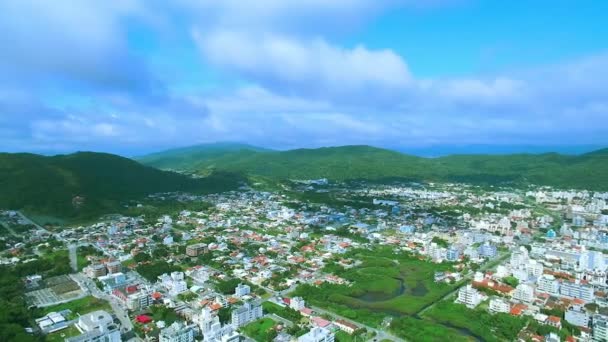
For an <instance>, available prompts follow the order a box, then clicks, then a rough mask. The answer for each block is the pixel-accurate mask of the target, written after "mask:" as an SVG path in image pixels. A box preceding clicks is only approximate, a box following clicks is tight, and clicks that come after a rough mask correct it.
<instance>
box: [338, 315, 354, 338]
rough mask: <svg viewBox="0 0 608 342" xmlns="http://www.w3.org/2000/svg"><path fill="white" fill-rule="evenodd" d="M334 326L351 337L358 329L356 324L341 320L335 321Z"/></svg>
mask: <svg viewBox="0 0 608 342" xmlns="http://www.w3.org/2000/svg"><path fill="white" fill-rule="evenodd" d="M334 325H335V326H337V327H338V328H339V329H340V330H342V331H344V332H345V333H347V334H349V335H352V334H353V333H354V332H355V331H357V329H359V327H358V326H357V325H356V324H353V323H351V322H348V321H345V320H343V319H337V320H335V321H334Z"/></svg>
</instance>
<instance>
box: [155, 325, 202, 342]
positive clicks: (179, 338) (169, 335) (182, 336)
mask: <svg viewBox="0 0 608 342" xmlns="http://www.w3.org/2000/svg"><path fill="white" fill-rule="evenodd" d="M158 339H159V341H160V342H194V326H192V325H184V324H183V323H180V322H174V323H173V324H171V325H170V326H168V327H166V328H164V329H162V330H161V331H160V335H159V336H158Z"/></svg>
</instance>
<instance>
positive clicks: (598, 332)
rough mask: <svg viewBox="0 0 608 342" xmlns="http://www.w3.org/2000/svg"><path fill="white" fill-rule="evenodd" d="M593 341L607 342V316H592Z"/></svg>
mask: <svg viewBox="0 0 608 342" xmlns="http://www.w3.org/2000/svg"><path fill="white" fill-rule="evenodd" d="M592 329H593V341H594V342H608V316H604V315H594V316H593V328H592Z"/></svg>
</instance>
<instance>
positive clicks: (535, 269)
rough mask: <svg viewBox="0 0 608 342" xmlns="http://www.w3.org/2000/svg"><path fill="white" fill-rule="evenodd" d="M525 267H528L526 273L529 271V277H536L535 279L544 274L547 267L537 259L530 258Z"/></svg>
mask: <svg viewBox="0 0 608 342" xmlns="http://www.w3.org/2000/svg"><path fill="white" fill-rule="evenodd" d="M524 268H525V269H526V273H528V277H531V278H534V279H538V277H540V276H542V275H543V271H544V270H545V268H544V267H543V264H541V263H540V262H538V261H536V260H529V261H528V262H527V263H526V264H525V266H524Z"/></svg>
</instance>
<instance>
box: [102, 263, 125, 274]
mask: <svg viewBox="0 0 608 342" xmlns="http://www.w3.org/2000/svg"><path fill="white" fill-rule="evenodd" d="M106 268H107V269H108V273H110V274H113V273H119V272H122V264H121V263H120V261H118V260H113V261H108V262H107V263H106Z"/></svg>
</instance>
